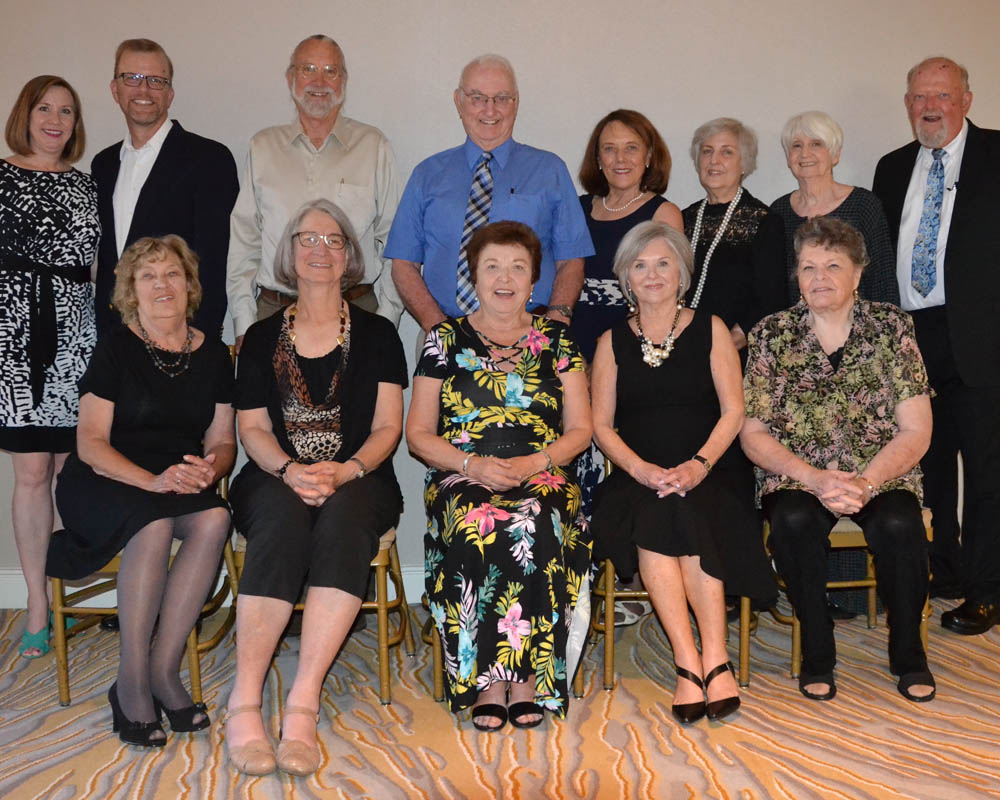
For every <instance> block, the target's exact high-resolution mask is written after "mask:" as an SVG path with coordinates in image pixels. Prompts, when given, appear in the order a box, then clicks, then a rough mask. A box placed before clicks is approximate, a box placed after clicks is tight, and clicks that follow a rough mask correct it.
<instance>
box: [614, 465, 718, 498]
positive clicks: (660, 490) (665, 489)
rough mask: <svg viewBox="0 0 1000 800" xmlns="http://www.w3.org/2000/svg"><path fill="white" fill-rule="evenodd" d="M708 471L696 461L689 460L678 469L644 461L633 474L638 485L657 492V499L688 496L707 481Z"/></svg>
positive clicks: (678, 466) (677, 467)
mask: <svg viewBox="0 0 1000 800" xmlns="http://www.w3.org/2000/svg"><path fill="white" fill-rule="evenodd" d="M707 475H708V470H707V469H705V466H704V465H703V464H701V463H700V462H698V461H695V460H694V459H689V460H687V461H683V462H681V463H680V464H678V465H677V466H676V467H669V468H668V467H661V466H659V465H657V464H651V463H650V462H648V461H643V462H641V463H640V464H639V466H638V467H636V468H635V469H634V471H633V472H632V477H633V478H634V479H635V481H636V482H637V483H640V484H642V485H643V486H645V487H646V488H648V489H652V490H653V491H655V492H656V496H657V497H666V496H667V495H669V494H678V495H680V496H681V497H684V496H686V495H687V493H688V492H690V491H691V490H692V489H693V488H694V487H695V486H697V485H698V484H699V483H701V482H702V481H703V480H705V477H706V476H707Z"/></svg>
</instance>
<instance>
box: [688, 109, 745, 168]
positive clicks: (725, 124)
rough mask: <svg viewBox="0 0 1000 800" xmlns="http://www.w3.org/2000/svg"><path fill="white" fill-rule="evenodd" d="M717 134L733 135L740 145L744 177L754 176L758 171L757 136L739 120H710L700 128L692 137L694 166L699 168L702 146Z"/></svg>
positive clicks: (721, 118)
mask: <svg viewBox="0 0 1000 800" xmlns="http://www.w3.org/2000/svg"><path fill="white" fill-rule="evenodd" d="M717 133H731V134H732V135H733V136H735V137H736V139H737V141H739V143H740V160H741V161H742V163H743V177H744V178H745V177H747V176H749V175H752V174H753V171H754V170H755V169H757V134H756V133H754V132H753V129H752V128H748V127H747V126H746V125H744V124H743V123H742V122H740V121H739V120H738V119H733V118H732V117H719V118H717V119H713V120H709V121H708V122H706V123H705V124H704V125H701V126H699V127H698V129H697V130H696V131H695V132H694V136H692V137H691V160H692V161H693V162H694V166H695V168H696V169H697V167H698V157H699V156H700V155H701V146H702V145H703V144H704V143H705V140H706V139H710V138H711V137H713V136H715V134H717Z"/></svg>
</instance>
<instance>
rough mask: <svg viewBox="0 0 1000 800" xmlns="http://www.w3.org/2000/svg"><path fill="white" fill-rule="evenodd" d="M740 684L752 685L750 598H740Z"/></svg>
mask: <svg viewBox="0 0 1000 800" xmlns="http://www.w3.org/2000/svg"><path fill="white" fill-rule="evenodd" d="M739 684H740V686H741V687H744V688H746V687H747V686H749V685H750V598H749V597H741V598H740V675H739Z"/></svg>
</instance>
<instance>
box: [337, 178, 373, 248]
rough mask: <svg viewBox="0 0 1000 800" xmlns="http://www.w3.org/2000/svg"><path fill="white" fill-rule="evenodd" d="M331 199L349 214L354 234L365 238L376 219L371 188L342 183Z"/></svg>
mask: <svg viewBox="0 0 1000 800" xmlns="http://www.w3.org/2000/svg"><path fill="white" fill-rule="evenodd" d="M331 199H332V200H333V202H335V203H336V204H337V205H338V206H340V208H341V210H343V212H344V213H345V214H347V218H348V219H349V220H350V221H351V225H353V226H354V233H355V234H357V236H358V237H359V238H361V237H363V236H364V233H365V231H366V230H368V229H369V228H370V227H371V225H372V221H373V220H374V219H375V197H374V195H373V193H372V190H371V187H370V186H358V185H356V184H351V183H343V182H341V183H339V184H338V185H337V191H336V192H335V193H334V196H333V197H332V198H331Z"/></svg>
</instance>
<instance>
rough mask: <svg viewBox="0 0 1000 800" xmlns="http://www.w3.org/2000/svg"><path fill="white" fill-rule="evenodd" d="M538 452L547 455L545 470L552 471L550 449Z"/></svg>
mask: <svg viewBox="0 0 1000 800" xmlns="http://www.w3.org/2000/svg"><path fill="white" fill-rule="evenodd" d="M538 452H540V453H541V454H542V455H543V456H545V470H546V471H547V472H552V456H550V455H549V451H548V449H547V448H546V449H543V450H539V451H538Z"/></svg>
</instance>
